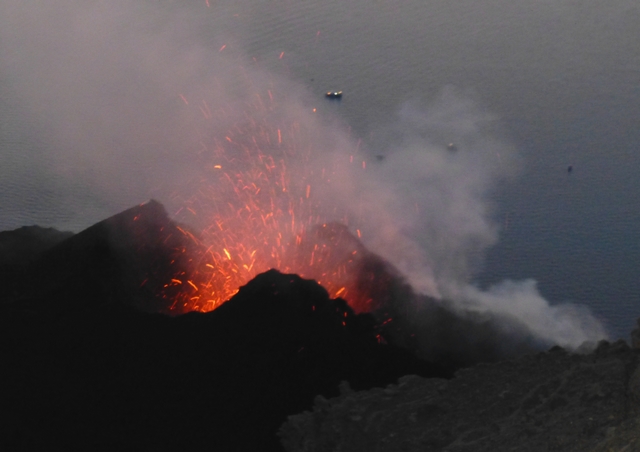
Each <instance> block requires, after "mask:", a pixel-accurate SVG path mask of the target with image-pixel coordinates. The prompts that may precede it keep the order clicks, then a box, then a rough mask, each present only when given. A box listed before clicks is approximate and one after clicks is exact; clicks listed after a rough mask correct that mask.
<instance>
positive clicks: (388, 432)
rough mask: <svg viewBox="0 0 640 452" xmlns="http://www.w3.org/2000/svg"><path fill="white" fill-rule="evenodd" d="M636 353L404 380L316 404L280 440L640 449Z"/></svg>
mask: <svg viewBox="0 0 640 452" xmlns="http://www.w3.org/2000/svg"><path fill="white" fill-rule="evenodd" d="M639 361H640V351H639V350H634V349H631V348H629V346H628V345H627V344H626V343H625V342H624V341H619V342H616V343H613V344H609V343H608V342H605V341H603V342H601V343H600V344H599V346H598V348H597V349H596V350H595V351H594V352H593V353H590V354H582V355H580V354H574V353H569V352H567V351H565V350H563V349H561V348H560V347H554V348H552V349H551V350H549V351H548V352H544V353H538V354H530V355H526V356H523V357H520V358H517V359H513V360H510V361H504V362H500V363H495V364H484V365H478V366H475V367H471V368H468V369H464V370H460V371H459V372H458V373H457V374H456V376H455V378H453V379H451V380H443V379H424V378H420V377H417V376H406V377H403V378H401V379H400V380H399V381H398V383H397V384H394V385H390V386H388V387H387V388H386V389H373V390H370V391H363V392H353V393H348V394H341V395H340V396H339V397H336V398H333V399H329V400H325V399H319V400H317V401H316V403H315V406H314V409H313V411H312V412H305V413H303V414H299V415H296V416H291V417H290V418H289V420H288V421H287V423H285V424H284V425H283V426H282V428H281V430H280V435H281V437H282V442H283V444H284V445H285V448H286V449H287V451H289V452H322V451H335V450H348V451H352V452H358V451H367V452H369V451H379V452H382V451H399V450H403V451H450V452H454V451H474V452H477V451H480V452H481V451H511V450H518V451H543V450H554V451H575V452H578V451H589V450H593V451H605V450H607V451H608V450H620V451H622V450H625V451H626V450H633V451H637V450H640V430H639V429H638V427H639V426H640V417H639V415H640V399H639V398H638V397H637V394H636V393H637V392H638V387H639V386H638V385H639V384H640V381H639V380H638V379H639V378H640V377H639V376H640V366H639V365H638V363H639Z"/></svg>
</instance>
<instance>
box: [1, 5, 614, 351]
mask: <svg viewBox="0 0 640 452" xmlns="http://www.w3.org/2000/svg"><path fill="white" fill-rule="evenodd" d="M203 8H206V7H205V6H204V4H198V5H197V6H195V5H190V6H177V5H174V4H173V3H171V2H139V1H136V2H132V1H126V0H116V1H110V2H80V1H76V0H66V1H63V2H55V5H52V4H51V2H46V1H38V2H28V3H27V2H18V1H13V0H11V1H5V2H3V5H2V6H1V7H0V17H2V19H0V20H1V21H2V23H1V24H0V34H1V35H0V37H1V41H2V49H1V53H0V58H1V59H2V60H1V64H2V67H3V68H6V71H4V72H3V79H2V84H3V85H8V86H10V90H11V91H12V92H14V93H15V96H14V97H15V99H16V100H15V104H16V105H17V106H18V111H16V115H18V116H19V117H20V118H21V119H22V120H23V121H25V122H26V123H28V124H29V125H30V133H33V134H35V135H37V140H36V141H37V142H39V143H41V145H39V146H34V147H33V148H32V149H26V150H23V152H25V153H27V154H28V157H29V159H30V161H32V162H34V165H35V166H36V167H37V168H38V171H37V174H39V176H38V181H36V182H33V184H32V185H29V186H28V187H27V186H26V185H25V190H26V189H28V190H31V191H51V190H53V192H54V193H60V197H61V199H62V201H61V203H62V204H63V205H61V206H60V208H61V209H66V210H67V211H69V210H73V209H72V208H69V207H68V206H66V204H67V203H74V202H75V203H77V202H78V201H77V199H74V197H75V196H76V195H75V194H74V195H73V196H72V195H65V194H64V193H67V192H68V191H69V190H70V189H72V190H71V191H73V192H74V193H78V192H81V193H82V196H84V197H85V200H84V201H82V202H81V203H80V206H79V208H78V210H76V211H75V212H74V213H75V215H76V216H75V217H74V215H73V214H72V213H70V212H67V216H66V217H64V218H59V219H57V220H53V221H58V224H56V226H58V227H60V226H62V227H69V226H70V225H74V224H75V225H78V221H86V224H84V225H82V226H86V225H88V224H91V223H93V222H95V221H96V220H98V219H100V218H103V217H105V216H106V215H108V214H112V213H114V212H117V211H119V210H122V209H123V208H124V207H128V206H130V205H133V204H136V203H138V202H140V200H143V199H147V198H150V197H154V198H158V199H160V200H161V201H163V202H164V203H165V204H167V205H168V206H169V208H170V210H171V211H172V212H178V211H181V208H183V207H185V206H195V205H196V204H198V203H200V204H198V206H197V207H199V208H203V205H202V204H203V202H202V201H200V198H197V197H196V198H197V199H196V198H194V196H195V193H197V192H198V191H199V190H202V183H203V181H206V180H207V178H209V177H210V172H209V171H210V170H211V168H210V167H209V166H210V165H211V164H212V162H211V160H210V154H211V151H212V148H214V147H215V146H216V145H215V143H216V142H224V141H225V139H228V141H232V139H231V138H230V137H229V131H230V130H231V131H235V132H236V134H237V135H235V136H242V132H243V130H245V128H250V129H251V130H252V131H253V132H256V131H258V132H259V131H261V130H262V125H263V124H267V126H265V127H268V128H269V129H270V130H271V131H273V130H278V131H282V133H283V134H284V135H285V139H287V140H288V142H289V143H292V146H291V147H290V148H289V150H288V151H287V152H288V156H287V164H288V173H289V174H292V175H294V176H293V177H292V179H291V181H290V187H289V192H288V194H287V196H289V197H291V199H296V198H303V197H309V198H310V199H311V200H312V203H313V206H314V209H315V210H316V215H317V217H318V218H319V219H321V221H339V222H345V221H347V222H348V227H349V229H350V230H351V231H355V230H359V231H361V235H362V241H363V243H364V244H365V246H366V247H367V248H369V249H370V250H372V251H374V252H375V253H377V254H379V255H380V256H382V257H384V258H385V259H387V260H388V261H389V262H391V263H392V264H393V266H395V267H396V268H397V269H398V271H399V272H400V273H401V274H403V275H404V276H405V277H406V278H407V280H408V281H409V282H410V283H411V285H412V286H413V287H414V288H415V289H416V290H417V291H419V292H421V293H424V294H426V295H429V296H431V297H434V298H438V299H448V300H453V306H454V309H457V310H459V311H460V312H495V313H497V314H499V315H500V316H505V317H508V318H513V319H515V320H516V323H518V324H524V325H527V327H528V329H529V330H530V332H531V334H533V335H534V336H535V337H537V338H542V339H545V340H549V341H551V342H554V343H558V344H560V345H563V346H572V347H577V346H578V345H580V344H581V343H582V342H583V341H585V340H591V341H595V340H598V339H600V338H603V337H604V336H605V333H604V330H603V328H602V326H601V325H600V324H599V323H598V322H597V321H596V320H595V319H594V318H593V317H592V316H591V315H590V314H589V313H588V312H587V311H586V309H583V308H579V307H576V306H550V305H549V303H548V302H547V301H545V300H544V299H543V298H542V297H541V296H540V295H539V293H538V292H537V290H536V287H535V283H533V282H532V281H525V282H513V281H510V282H505V283H502V284H500V285H498V286H496V287H493V288H490V289H489V290H488V291H481V290H480V289H478V288H476V287H474V286H472V285H470V284H469V281H470V279H471V277H472V276H473V272H474V271H475V270H477V269H478V266H479V265H480V263H481V260H482V255H483V253H484V252H485V251H486V250H487V248H488V247H490V246H492V245H493V244H495V243H496V241H497V240H498V236H499V228H498V226H497V224H496V223H495V222H494V221H493V220H492V213H493V212H492V203H491V200H490V199H491V194H492V191H493V190H494V189H495V187H496V185H497V184H498V183H499V182H500V181H502V180H504V179H505V178H509V177H512V176H514V175H515V173H516V172H517V167H518V158H517V153H516V150H515V149H514V147H513V146H511V145H509V144H508V143H506V142H505V141H504V140H503V139H502V138H501V136H502V135H503V134H502V133H501V132H500V130H499V126H498V121H497V120H496V119H495V118H493V117H492V116H491V115H489V114H488V113H486V112H483V111H482V110H481V109H480V108H479V107H478V106H477V105H475V104H474V103H473V102H472V101H471V100H469V99H468V98H466V97H465V96H462V95H460V94H459V93H457V92H456V91H455V90H454V89H451V88H447V89H444V91H443V93H442V94H441V95H440V97H439V98H438V99H435V100H434V101H433V102H432V103H431V105H430V106H426V107H423V106H420V105H415V104H406V105H404V106H403V107H402V108H401V109H400V110H399V112H398V114H397V117H396V118H395V119H393V120H391V121H390V122H391V124H393V125H389V126H386V127H384V128H381V129H379V130H378V131H377V132H376V134H374V135H373V137H374V138H373V139H372V140H371V141H370V142H368V143H365V144H362V145H359V144H358V143H356V142H355V140H354V138H353V137H350V136H349V135H348V134H347V133H346V132H345V131H344V127H343V126H341V125H339V124H337V123H336V121H335V120H332V119H331V118H327V117H323V116H321V115H320V114H319V113H315V112H314V111H313V109H312V102H313V99H312V97H311V96H310V94H309V93H306V92H305V91H304V89H303V88H302V87H300V86H299V85H297V84H296V83H295V82H293V81H291V80H282V79H280V78H278V77H276V76H275V75H273V74H271V73H269V72H267V71H265V70H263V69H261V68H260V66H259V65H258V64H257V63H256V62H254V61H252V60H251V59H250V58H246V57H244V56H243V55H242V53H241V52H240V51H239V48H238V47H239V46H238V45H236V44H235V43H234V42H233V41H232V40H228V39H223V38H222V36H223V34H224V33H221V32H220V33H212V32H211V30H210V29H211V25H210V24H209V22H208V20H209V19H211V16H207V15H206V14H204V12H206V10H204V11H203ZM216 24H217V25H221V24H222V21H220V20H218V21H217V22H216ZM221 26H222V25H221ZM316 102H317V100H316ZM247 139H249V138H248V137H247ZM269 151H270V152H284V151H281V150H278V149H277V147H276V146H274V147H273V149H269ZM232 160H233V157H231V160H230V161H232ZM208 165H209V166H208ZM0 171H2V179H3V180H5V176H6V177H8V178H10V179H11V178H13V179H20V178H26V177H25V176H26V172H27V169H24V170H23V171H24V173H23V174H18V175H13V176H12V175H11V174H10V173H9V171H10V169H9V168H7V167H4V168H3V169H2V170H0ZM29 171H31V174H33V168H30V169H29ZM5 173H6V174H5ZM296 174H300V175H301V176H300V178H298V179H296V178H295V175H296ZM13 179H12V180H13ZM15 184H18V182H15ZM308 187H312V188H311V192H310V193H309V188H308ZM214 190H215V187H214ZM47 202H49V201H47ZM76 205H77V204H76ZM204 208H205V209H206V206H205V207H204ZM209 208H210V209H213V210H215V209H218V206H217V205H215V206H210V207H209ZM193 210H194V211H195V209H193ZM181 213H182V214H184V210H182V211H181ZM80 218H82V220H79V219H80ZM37 220H38V221H39V222H41V223H44V224H47V223H49V222H51V221H52V220H51V219H43V218H40V219H37ZM184 220H185V221H187V222H188V223H190V224H196V225H197V226H199V227H205V223H206V218H203V217H202V215H192V216H187V217H184ZM74 222H75V223H74ZM198 223H200V224H198Z"/></svg>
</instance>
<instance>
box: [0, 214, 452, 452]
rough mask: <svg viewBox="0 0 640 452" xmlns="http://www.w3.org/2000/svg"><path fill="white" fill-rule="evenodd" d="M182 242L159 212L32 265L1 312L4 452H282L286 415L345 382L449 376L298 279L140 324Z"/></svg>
mask: <svg viewBox="0 0 640 452" xmlns="http://www.w3.org/2000/svg"><path fill="white" fill-rule="evenodd" d="M184 237H185V234H183V233H182V232H181V231H180V230H179V229H178V226H177V225H175V224H173V223H172V222H171V221H170V220H169V219H168V217H167V215H166V213H165V211H164V209H163V208H162V206H161V205H159V204H158V203H155V202H150V203H147V204H144V205H141V206H137V207H135V208H133V209H129V210H127V211H125V212H122V213H121V214H118V215H116V216H114V217H111V218H109V219H107V220H105V221H103V222H100V223H98V224H96V225H94V226H92V227H91V228H89V229H87V230H85V231H83V232H81V233H79V234H76V235H74V236H72V237H69V238H67V239H66V240H63V241H62V242H60V243H58V244H57V245H55V246H53V247H52V248H50V249H48V250H47V251H45V252H44V253H42V254H41V255H40V257H39V258H38V259H36V260H35V261H33V262H31V263H30V264H29V265H28V266H27V267H25V270H24V272H22V273H20V275H19V278H18V279H19V281H18V283H17V284H16V285H15V287H16V288H17V292H15V293H11V294H10V295H9V296H6V297H4V298H3V300H2V302H3V305H2V307H3V309H2V311H1V315H0V357H1V359H2V365H1V366H0V367H1V369H2V371H1V372H0V416H1V417H2V419H3V420H4V421H3V423H0V450H53V449H59V450H68V449H73V450H123V449H136V450H151V449H153V450H181V451H182V450H203V449H212V450H224V451H232V450H239V451H244V450H274V451H277V450H282V446H281V445H280V443H279V441H278V440H277V437H276V435H275V433H276V431H277V428H278V427H279V425H281V424H282V422H284V420H285V418H286V416H287V415H290V414H293V413H296V412H300V411H302V410H305V409H310V408H311V406H312V402H313V398H314V397H315V396H316V395H317V394H323V395H324V396H326V397H330V396H334V395H337V394H338V384H339V383H340V381H342V380H348V381H350V382H351V384H352V385H353V386H354V387H355V388H358V389H367V388H371V387H373V386H384V385H386V384H389V383H391V382H393V381H395V380H396V379H397V378H399V377H400V376H402V375H404V374H407V373H418V374H421V375H424V376H433V375H443V374H444V373H443V371H441V370H440V369H439V368H438V367H436V366H433V365H427V364H426V363H424V362H421V361H419V360H417V359H416V358H415V357H414V356H413V355H412V354H411V353H410V352H408V351H403V350H401V349H398V348H396V347H394V346H391V345H385V344H380V343H379V340H378V338H377V334H378V331H377V330H376V329H375V327H374V320H373V318H372V317H370V316H368V315H355V314H354V312H353V311H352V310H351V309H350V308H349V307H348V306H347V305H346V303H345V302H344V301H342V300H339V299H338V300H331V299H329V297H328V295H327V292H326V291H325V290H324V289H323V288H322V287H320V286H319V285H318V284H316V283H315V282H313V281H307V280H303V279H301V278H299V277H298V276H296V275H283V274H281V273H278V272H276V271H269V272H267V273H264V274H262V275H259V276H258V277H256V278H255V279H254V280H253V281H251V282H250V283H249V284H247V285H246V286H245V287H243V288H241V290H240V291H239V293H238V294H236V296H235V297H233V298H232V299H231V300H230V301H228V302H227V303H226V304H224V305H223V306H222V307H220V308H219V309H217V310H215V311H213V312H210V313H207V314H200V313H190V314H185V315H182V316H174V317H170V316H166V315H163V314H157V313H150V312H144V311H150V310H154V309H155V310H159V311H163V310H166V309H167V306H168V303H169V302H170V301H171V300H170V299H163V298H158V297H156V296H155V295H154V291H155V290H157V288H158V287H162V283H163V282H164V281H166V278H168V277H171V274H172V272H174V271H175V268H179V265H176V259H175V252H176V251H180V250H181V249H182V247H184V246H187V245H186V244H185V241H184V240H185V239H184ZM172 262H173V263H172ZM141 281H146V282H145V283H144V284H141ZM138 308H142V309H143V310H140V309H138Z"/></svg>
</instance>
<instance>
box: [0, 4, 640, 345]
mask: <svg viewBox="0 0 640 452" xmlns="http://www.w3.org/2000/svg"><path fill="white" fill-rule="evenodd" d="M8 3H15V2H11V1H10V2H8ZM45 3H46V2H45ZM68 3H69V5H72V4H73V2H68ZM125 3H126V2H115V3H114V5H116V6H114V8H117V7H118V6H117V5H120V4H125ZM156 3H157V6H150V7H149V8H158V9H163V11H164V12H163V14H164V13H166V14H167V17H172V15H173V16H174V17H175V18H176V19H175V20H176V21H179V20H182V21H184V20H187V19H184V18H180V17H179V15H178V12H179V10H180V8H182V7H178V6H175V5H174V4H173V3H172V2H156ZM209 5H210V7H207V5H206V2H205V1H204V0H203V1H198V2H189V6H185V7H184V8H187V9H189V11H190V12H191V13H194V14H197V15H200V16H204V17H206V21H208V23H209V24H210V26H209V27H206V28H204V29H203V30H202V31H201V32H200V36H201V38H202V39H201V41H200V43H199V44H200V45H205V46H206V45H210V46H211V47H213V48H215V49H218V48H220V47H221V45H227V46H228V49H227V50H234V49H235V51H240V50H239V49H241V52H242V53H243V54H245V55H246V57H247V59H248V60H249V59H253V61H255V62H257V64H260V65H261V66H262V67H263V68H264V69H265V70H268V71H269V72H271V73H273V74H275V76H278V77H283V78H285V79H288V80H291V82H292V84H296V85H301V86H302V87H303V88H304V90H306V92H308V93H309V95H310V96H311V97H313V96H316V97H317V108H318V109H320V110H322V111H323V112H325V113H331V114H335V115H336V116H337V117H338V118H340V120H341V121H342V122H344V123H345V124H346V125H348V127H350V128H351V134H352V136H354V137H357V138H361V139H362V140H363V141H364V143H365V144H367V145H368V146H369V147H370V148H372V149H375V148H376V146H377V145H378V146H382V145H380V144H379V143H377V141H376V139H377V137H378V135H377V132H378V130H380V128H383V127H384V126H385V124H387V123H389V122H391V121H393V120H394V117H395V115H396V112H397V111H398V110H399V109H400V108H401V106H402V105H403V104H405V103H406V102H412V103H419V104H424V105H428V104H429V103H430V102H431V101H433V99H434V98H436V97H437V96H438V94H439V93H441V92H442V90H444V89H447V87H453V88H454V89H456V90H458V91H459V92H462V93H464V95H465V96H468V97H469V98H471V99H473V100H474V101H475V102H476V104H477V105H478V106H479V108H481V109H482V110H484V111H487V112H490V113H491V114H492V115H494V116H495V117H496V118H498V120H499V123H500V134H501V135H502V138H503V139H504V140H505V141H508V142H510V143H511V144H512V145H513V146H514V147H515V148H516V149H517V151H518V155H519V159H520V171H519V173H518V174H517V176H515V177H514V178H512V179H510V180H508V181H502V182H500V183H499V184H498V185H497V187H496V189H495V190H494V192H493V193H492V195H491V200H492V201H493V202H494V212H493V213H492V215H493V218H494V220H495V222H496V223H498V224H500V225H501V231H500V237H499V241H498V243H497V244H496V245H495V246H493V247H491V248H490V249H489V250H488V252H487V254H486V257H485V260H484V263H483V265H482V266H481V267H480V268H479V269H478V272H477V274H476V276H475V278H474V281H476V283H477V284H478V285H479V286H481V287H486V286H488V285H490V284H492V283H496V282H498V281H501V280H503V279H515V280H522V279H527V278H533V279H535V280H536V281H537V282H538V287H539V290H540V292H541V294H542V295H543V296H544V297H545V298H546V299H548V300H549V301H550V302H552V303H561V302H567V301H569V302H574V303H580V304H585V305H587V306H589V307H590V308H591V310H592V311H593V313H594V314H595V315H596V316H597V317H598V318H599V319H600V320H602V321H603V323H604V324H605V326H606V328H607V329H608V331H609V332H610V334H611V336H612V337H613V338H616V337H627V335H628V333H629V331H630V330H631V329H632V327H633V325H634V322H635V319H636V318H637V317H640V278H639V277H638V271H639V270H640V177H638V172H640V7H639V6H638V3H637V2H636V1H635V0H633V1H631V0H612V1H607V2H602V1H591V0H590V1H585V0H581V1H574V0H556V1H534V0H473V1H471V0H454V1H451V0H430V1H424V0H403V1H394V2H391V1H382V0H341V1H336V0H328V1H327V0H324V1H318V0H269V1H256V0H252V1H248V0H235V1H216V0H209ZM0 12H1V11H0ZM59 14H64V11H62V12H59ZM69 14H72V12H71V11H70V12H69ZM116 16H117V15H116ZM5 17H6V15H5ZM50 20H51V21H52V23H53V22H54V21H55V20H56V18H51V19H50ZM122 20H123V21H124V22H126V20H125V19H122ZM45 23H47V22H46V21H45ZM168 23H171V22H170V21H169V22H168ZM165 24H166V23H165ZM134 25H135V24H134ZM86 30H87V31H86V32H87V33H90V32H91V30H92V28H91V27H87V28H86ZM153 33H154V31H153V30H151V31H149V34H150V36H153ZM79 39H81V37H79ZM14 44H15V47H13V46H14ZM19 45H20V41H19V40H17V39H16V40H15V41H10V42H7V41H6V40H5V41H4V43H3V44H0V52H2V53H1V54H0V56H3V59H2V60H1V64H2V65H3V66H4V67H2V68H0V157H1V161H2V163H1V166H0V177H1V178H0V191H1V195H0V196H1V198H0V229H1V230H6V229H12V228H16V227H19V226H21V225H27V224H34V223H37V224H40V225H42V226H54V227H58V228H60V229H71V230H74V231H78V230H80V229H82V228H84V227H86V226H89V225H90V224H92V223H94V222H96V221H98V220H100V219H102V218H104V217H106V216H107V215H110V214H113V213H116V212H118V211H119V210H122V209H124V208H126V207H129V206H130V205H134V204H135V203H137V202H140V201H141V199H139V197H138V196H137V194H138V193H142V192H143V190H142V191H135V190H134V191H133V192H135V194H136V196H133V195H132V196H131V198H129V199H128V198H127V197H126V196H123V197H120V198H118V200H117V201H110V200H109V199H108V198H107V199H106V198H105V197H104V196H103V195H102V193H98V191H97V190H95V189H94V188H92V187H93V186H92V184H91V177H87V178H86V179H74V178H69V177H64V176H65V175H64V174H61V173H60V171H59V170H58V169H56V171H52V170H51V165H52V163H51V161H50V156H51V155H53V154H55V152H56V147H57V146H59V144H58V143H56V142H55V140H50V139H49V137H52V136H55V131H50V130H49V128H50V126H49V125H48V123H47V121H46V120H43V119H42V117H39V119H38V120H37V121H35V120H33V119H32V116H31V113H30V112H31V111H33V110H34V108H36V107H37V106H38V103H37V101H33V100H29V101H27V100H26V99H25V95H24V90H22V91H21V90H20V89H16V88H15V87H14V85H15V84H16V83H17V82H18V81H19V80H18V78H19V76H20V72H19V71H16V72H15V73H14V72H12V69H13V68H12V67H8V66H6V65H8V64H9V63H8V61H17V60H9V59H8V58H5V57H7V56H8V55H9V54H11V55H12V58H13V56H14V54H16V53H20V52H21V48H20V47H19ZM283 52H284V53H283ZM24 58H25V59H28V58H29V55H25V56H24ZM41 71H42V72H41V73H40V74H39V75H38V77H39V78H34V80H41V83H47V70H46V67H43V68H41ZM2 73H4V74H2ZM51 89H56V88H55V85H53V86H52V88H51ZM334 89H335V90H337V89H340V90H343V91H344V97H343V98H342V100H341V101H340V102H327V100H326V99H324V96H323V93H324V92H326V91H327V90H334ZM30 102H31V103H30ZM34 105H35V107H34ZM36 109H37V108H36ZM569 166H571V167H572V171H571V172H569V171H568V167H569ZM133 192H132V193H133ZM154 194H155V193H154V192H153V190H149V196H153V195H154ZM160 201H163V199H160Z"/></svg>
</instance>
